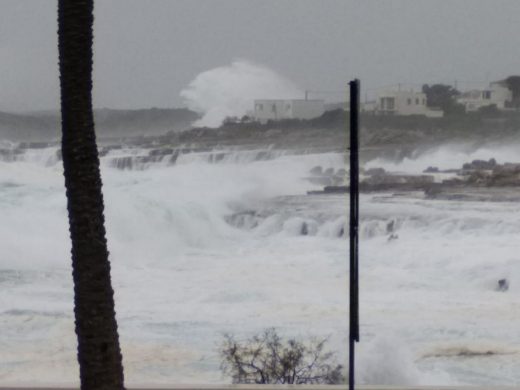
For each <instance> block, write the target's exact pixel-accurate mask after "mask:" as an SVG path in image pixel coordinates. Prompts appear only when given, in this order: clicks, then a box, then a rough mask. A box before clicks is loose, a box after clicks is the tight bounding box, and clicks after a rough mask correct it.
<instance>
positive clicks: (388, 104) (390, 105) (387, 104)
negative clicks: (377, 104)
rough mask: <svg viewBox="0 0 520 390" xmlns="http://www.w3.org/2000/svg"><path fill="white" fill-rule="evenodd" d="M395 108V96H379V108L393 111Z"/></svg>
mask: <svg viewBox="0 0 520 390" xmlns="http://www.w3.org/2000/svg"><path fill="white" fill-rule="evenodd" d="M394 109H395V98H393V97H384V98H381V110H389V111H393V110H394Z"/></svg>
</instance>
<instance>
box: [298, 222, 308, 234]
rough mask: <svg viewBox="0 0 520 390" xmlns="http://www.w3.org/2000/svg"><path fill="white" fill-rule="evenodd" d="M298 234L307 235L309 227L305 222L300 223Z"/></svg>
mask: <svg viewBox="0 0 520 390" xmlns="http://www.w3.org/2000/svg"><path fill="white" fill-rule="evenodd" d="M300 234H301V235H302V236H306V235H308V234H309V227H308V226H307V222H304V223H302V227H301V229H300Z"/></svg>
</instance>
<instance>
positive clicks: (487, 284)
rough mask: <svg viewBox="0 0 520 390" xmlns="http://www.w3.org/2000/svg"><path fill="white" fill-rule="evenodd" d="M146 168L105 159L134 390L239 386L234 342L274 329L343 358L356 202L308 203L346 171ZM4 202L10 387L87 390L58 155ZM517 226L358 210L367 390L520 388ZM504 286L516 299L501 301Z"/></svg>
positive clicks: (32, 153) (479, 212)
mask: <svg viewBox="0 0 520 390" xmlns="http://www.w3.org/2000/svg"><path fill="white" fill-rule="evenodd" d="M13 148H14V147H13ZM176 153H177V154H176ZM440 153H442V151H441V152H440ZM482 153H483V152H482ZM483 154H484V153H483ZM483 154H482V156H483ZM170 155H171V156H173V155H176V157H175V159H174V160H173V161H172V158H171V156H170ZM125 156H126V157H131V158H133V159H134V160H132V161H134V162H135V164H134V165H132V166H131V167H128V169H118V167H117V164H116V165H114V159H117V158H122V157H125ZM139 156H154V153H153V152H151V151H148V150H135V149H119V150H113V151H110V152H109V153H107V154H106V155H105V156H104V157H103V158H102V174H103V181H104V195H105V206H106V212H105V213H106V221H107V234H108V243H109V249H110V253H111V261H112V277H113V284H114V289H115V294H116V295H115V297H116V305H117V307H116V310H117V315H118V322H119V327H120V334H121V343H122V348H123V355H124V365H125V376H126V379H127V381H128V383H138V382H141V383H143V382H149V383H219V382H228V379H227V378H225V377H222V375H221V374H220V371H219V363H220V362H219V358H218V345H219V343H220V341H221V338H222V334H223V333H226V332H227V333H234V334H236V335H237V336H238V338H242V337H249V336H251V335H252V334H254V333H257V332H259V331H261V330H262V329H264V328H267V327H272V326H275V327H277V328H278V329H279V331H280V333H281V334H283V335H288V336H301V337H303V338H305V337H308V336H330V342H329V346H330V347H331V348H333V349H336V350H338V353H339V358H340V359H341V360H343V361H346V358H347V357H346V353H345V350H346V346H347V335H348V329H347V327H348V322H347V310H348V299H347V294H348V278H347V272H348V267H347V253H348V244H347V241H346V233H348V232H346V226H345V221H346V213H347V207H348V203H347V197H346V196H342V195H326V196H325V195H317V196H307V195H306V191H308V190H316V189H319V188H320V186H319V185H318V184H313V183H312V182H311V181H309V180H308V176H309V171H310V170H311V168H313V167H315V166H318V165H319V166H322V167H323V168H324V169H325V168H334V170H338V169H340V168H342V167H343V165H344V156H343V155H341V154H337V153H324V154H302V155H294V154H290V153H288V152H284V151H274V150H270V149H261V150H257V151H251V150H249V151H244V150H235V151H226V150H215V151H204V152H198V153H184V152H179V151H177V152H176V151H172V152H171V153H170V154H169V155H168V156H169V157H167V156H162V157H161V158H157V159H156V160H153V159H149V160H146V161H145V160H143V159H141V160H139V161H140V162H141V163H142V165H138V164H137V163H138V157H139ZM216 156H219V157H216ZM479 156H480V155H479ZM491 157H498V156H497V155H496V154H495V155H494V156H491ZM420 158H422V157H420ZM469 159H471V156H468V155H467V154H466V159H465V161H467V160H469ZM497 159H498V158H497ZM422 163H424V164H425V165H439V164H438V162H437V161H431V162H430V161H429V160H428V159H427V158H425V159H424V161H422V162H421V164H422ZM377 164H378V165H379V166H381V165H383V166H385V167H386V168H389V167H390V166H391V164H393V163H390V162H385V161H378V162H377ZM406 164H408V162H406V161H405V162H404V163H402V166H396V167H397V168H398V169H399V168H401V170H407V168H405V165H406ZM451 167H452V166H450V168H451ZM423 168H424V167H422V166H421V169H423ZM0 205H1V208H2V210H3V213H2V218H0V234H2V238H3V245H2V246H1V249H0V254H1V257H0V287H1V288H2V291H3V293H2V294H0V345H1V348H2V354H0V380H1V381H4V382H18V383H20V382H28V381H37V382H75V381H77V376H78V368H77V363H76V360H75V335H74V328H73V317H72V282H71V277H70V271H71V270H70V259H69V257H70V256H69V250H70V243H69V240H68V226H67V216H66V209H65V196H64V189H63V177H62V168H61V163H60V161H59V158H58V154H57V153H56V149H55V148H44V149H39V150H29V151H25V152H23V153H19V154H18V155H17V158H16V159H9V158H5V159H4V160H3V161H0ZM519 213H520V205H518V204H516V203H507V202H502V203H491V202H482V203H476V202H456V201H431V200H426V199H424V198H423V197H422V196H421V195H419V194H412V195H410V196H406V197H404V196H400V197H392V196H389V195H386V194H379V195H366V196H362V197H361V216H362V224H361V270H360V275H361V343H360V344H358V350H359V362H358V364H357V366H358V370H359V372H358V374H359V379H360V381H361V382H362V383H373V384H483V385H485V384H491V383H493V384H501V385H512V384H518V383H519V382H520V370H518V366H519V364H520V335H519V334H518V332H517V329H518V327H519V325H520V316H518V315H517V313H518V309H519V308H520V307H519V305H520V304H519V302H520V301H519V300H518V298H519V294H520V289H519V287H518V284H519V283H520V261H519V257H518V255H517V250H516V238H517V237H518V235H519V233H520V222H518V214H519ZM392 234H393V235H394V239H390V236H391V235H392ZM395 237H397V239H395ZM503 278H507V279H508V280H509V283H510V288H509V291H507V292H498V291H496V290H495V287H496V284H497V281H498V280H499V279H503Z"/></svg>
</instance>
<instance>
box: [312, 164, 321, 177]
mask: <svg viewBox="0 0 520 390" xmlns="http://www.w3.org/2000/svg"><path fill="white" fill-rule="evenodd" d="M309 173H310V174H311V175H321V174H323V169H322V167H320V166H319V165H318V166H315V167H314V168H312V169H311V170H310V171H309Z"/></svg>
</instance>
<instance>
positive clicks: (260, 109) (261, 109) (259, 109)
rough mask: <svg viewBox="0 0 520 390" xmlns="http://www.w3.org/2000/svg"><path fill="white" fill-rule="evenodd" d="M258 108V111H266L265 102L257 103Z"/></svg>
mask: <svg viewBox="0 0 520 390" xmlns="http://www.w3.org/2000/svg"><path fill="white" fill-rule="evenodd" d="M256 109H257V110H258V111H264V105H263V104H257V105H256Z"/></svg>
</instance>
